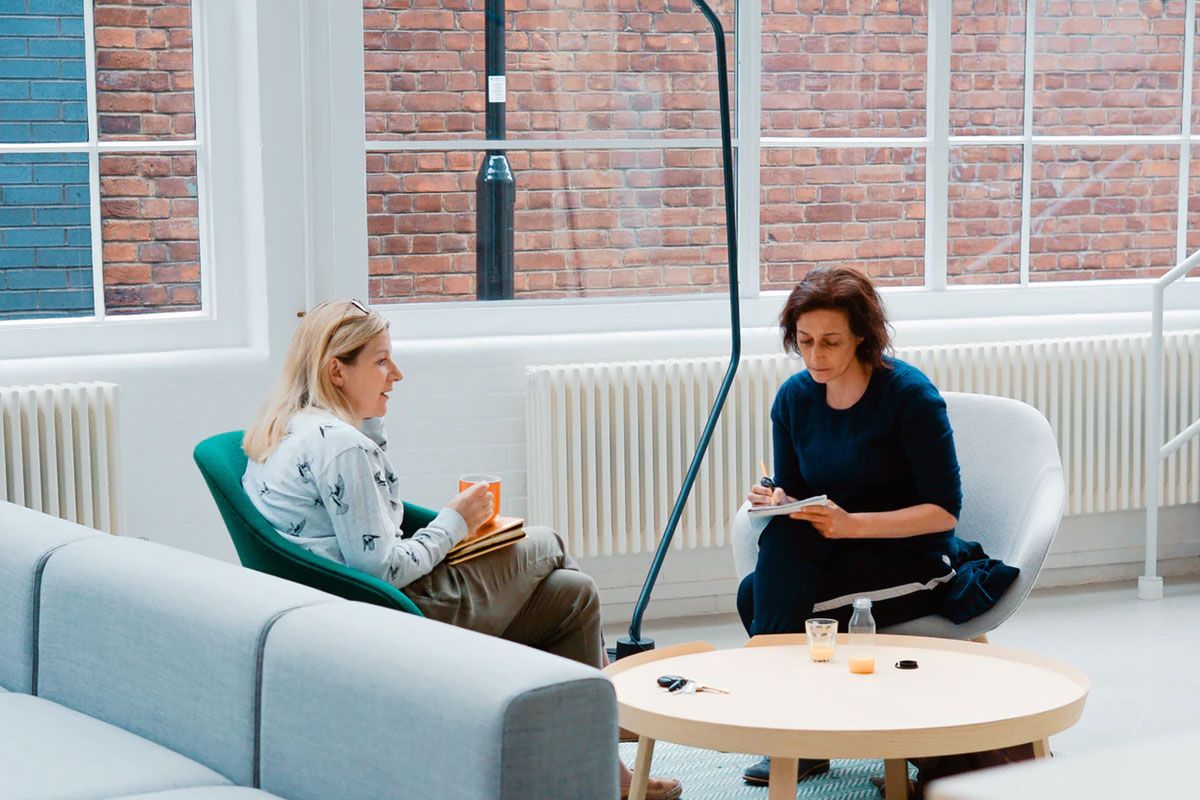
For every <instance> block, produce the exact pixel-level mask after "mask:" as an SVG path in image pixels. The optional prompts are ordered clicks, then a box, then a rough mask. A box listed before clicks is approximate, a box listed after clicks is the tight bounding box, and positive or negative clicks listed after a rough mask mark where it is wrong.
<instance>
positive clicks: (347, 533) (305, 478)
mask: <svg viewBox="0 0 1200 800" xmlns="http://www.w3.org/2000/svg"><path fill="white" fill-rule="evenodd" d="M386 451H387V437H386V435H385V434H384V431H383V420H382V419H379V418H375V419H367V420H363V423H362V428H361V430H360V429H359V428H355V427H354V426H353V425H349V424H347V423H346V422H344V421H343V420H342V419H340V418H339V417H336V416H334V415H333V414H331V413H329V412H328V411H323V410H320V409H308V410H305V411H302V412H300V413H298V414H296V415H295V416H294V417H293V418H292V420H291V423H290V424H289V426H288V433H287V435H286V436H285V437H284V439H283V441H282V442H280V443H279V445H278V446H277V447H276V448H275V450H274V452H272V453H271V455H270V456H268V457H267V459H266V461H264V462H262V463H258V462H256V461H254V460H253V459H251V460H250V461H249V463H247V464H246V473H245V475H243V476H242V487H243V488H244V489H245V490H246V493H247V494H248V495H249V496H250V499H251V501H252V502H253V503H254V506H255V508H257V509H258V510H259V512H260V513H261V514H262V515H263V516H264V517H266V519H267V521H268V522H270V523H271V525H272V526H273V527H274V528H275V529H276V530H277V531H279V532H280V533H281V534H283V535H284V536H285V537H287V538H288V539H289V540H291V541H293V542H295V543H296V544H298V545H300V546H301V547H303V548H304V549H306V550H309V551H310V552H313V553H316V554H317V555H320V556H324V557H325V558H328V559H330V560H332V561H337V562H338V563H340V564H346V565H347V566H350V567H353V568H354V569H357V570H361V571H362V572H366V573H367V574H369V575H374V576H375V577H377V578H381V579H383V580H385V581H387V582H388V583H390V584H392V585H393V586H396V587H398V588H403V587H405V586H407V585H408V584H410V583H412V582H413V581H415V580H416V579H417V578H420V577H421V576H423V575H426V574H428V573H429V572H430V571H432V570H433V568H434V567H435V566H437V564H438V563H439V562H440V561H441V560H442V559H443V558H445V556H446V552H447V551H448V550H449V549H450V548H451V547H453V546H454V545H455V544H457V543H458V542H459V541H460V540H461V539H463V538H464V537H465V536H466V535H467V524H466V522H464V521H463V518H462V517H461V516H460V515H459V514H458V512H456V511H454V510H453V509H450V508H443V509H442V510H441V513H439V514H438V515H437V517H436V518H435V519H434V520H433V522H431V523H429V525H428V526H427V527H424V528H422V529H421V530H419V531H417V532H416V533H414V534H413V535H412V536H411V537H409V538H407V539H405V538H402V536H401V532H400V520H401V518H402V517H403V515H404V505H403V503H401V501H400V492H399V486H398V484H399V481H398V480H397V479H396V475H395V473H393V472H392V466H391V464H390V463H389V462H388V458H387V453H386Z"/></svg>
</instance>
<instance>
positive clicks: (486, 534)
mask: <svg viewBox="0 0 1200 800" xmlns="http://www.w3.org/2000/svg"><path fill="white" fill-rule="evenodd" d="M524 525H525V520H523V519H521V518H520V517H496V518H495V519H494V520H492V521H491V522H490V523H488V524H487V525H485V526H483V527H482V528H480V529H479V530H477V531H475V532H474V533H472V534H471V535H470V536H468V537H467V538H465V539H463V540H462V541H461V542H459V543H458V544H456V545H454V547H451V548H450V551H449V552H448V553H446V561H447V562H448V563H449V564H450V566H452V567H454V566H458V565H459V564H462V563H463V562H465V561H470V560H471V559H473V558H478V557H479V556H482V555H486V554H487V553H493V552H495V551H496V550H499V549H501V548H504V547H508V546H509V545H510V544H513V543H514V542H519V541H520V540H522V539H524V538H525V528H524V527H523V526H524Z"/></svg>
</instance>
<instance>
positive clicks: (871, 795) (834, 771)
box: [620, 742, 917, 800]
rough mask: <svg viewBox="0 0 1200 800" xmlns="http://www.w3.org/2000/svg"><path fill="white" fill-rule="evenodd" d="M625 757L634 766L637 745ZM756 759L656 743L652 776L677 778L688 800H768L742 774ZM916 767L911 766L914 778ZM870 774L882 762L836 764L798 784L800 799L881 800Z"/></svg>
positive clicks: (624, 749)
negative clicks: (823, 772)
mask: <svg viewBox="0 0 1200 800" xmlns="http://www.w3.org/2000/svg"><path fill="white" fill-rule="evenodd" d="M620 747H621V758H623V759H624V760H625V763H626V764H628V765H629V766H630V767H632V766H633V760H634V757H635V756H636V755H637V745H636V744H623V745H621V746H620ZM755 760H756V756H747V755H742V754H740V753H718V752H715V751H713V750H697V749H695V748H692V747H684V746H683V745H678V744H671V743H670V742H656V743H655V745H654V762H653V764H652V765H651V768H650V774H651V775H659V776H661V777H664V778H675V779H677V780H678V781H679V782H680V783H682V784H683V799H684V800H766V798H767V787H765V786H751V785H749V784H747V783H746V782H745V781H743V780H742V770H743V769H745V768H746V767H747V766H748V765H749V764H752V763H753V762H754V761H755ZM916 774H917V772H916V769H915V768H914V767H913V766H912V765H909V775H910V777H914V778H915V777H916ZM872 775H883V762H882V761H838V760H835V761H834V762H833V765H832V767H831V768H830V770H829V772H827V773H825V774H824V775H818V776H816V777H813V778H806V779H804V780H802V781H800V785H799V788H798V789H797V791H796V797H798V798H805V800H808V798H812V800H881V798H880V796H879V792H878V791H877V790H876V789H875V787H874V786H872V785H871V782H870V780H869V779H870V777H871V776H872Z"/></svg>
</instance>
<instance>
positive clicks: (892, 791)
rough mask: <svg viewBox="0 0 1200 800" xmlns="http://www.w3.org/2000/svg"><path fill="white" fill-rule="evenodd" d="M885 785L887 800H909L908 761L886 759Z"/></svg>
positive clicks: (884, 766)
mask: <svg viewBox="0 0 1200 800" xmlns="http://www.w3.org/2000/svg"><path fill="white" fill-rule="evenodd" d="M883 784H884V789H885V790H884V793H883V796H884V797H885V798H886V800H908V759H904V758H887V759H884V762H883Z"/></svg>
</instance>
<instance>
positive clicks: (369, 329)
mask: <svg viewBox="0 0 1200 800" xmlns="http://www.w3.org/2000/svg"><path fill="white" fill-rule="evenodd" d="M387 328H388V323H387V321H386V320H384V318H383V317H381V316H380V315H379V314H378V313H376V312H374V311H370V310H368V309H366V308H365V307H364V306H363V305H362V304H361V303H359V302H358V301H357V300H330V301H328V302H325V303H321V304H320V305H318V306H317V307H315V308H313V309H312V310H311V311H309V312H308V313H307V314H305V315H304V319H302V320H301V321H300V325H299V326H298V327H297V328H296V332H295V333H294V334H292V342H291V344H290V345H288V352H287V358H286V359H285V360H284V363H283V373H282V374H281V375H280V376H279V379H278V380H277V381H276V382H275V386H274V388H272V389H271V394H270V395H269V396H268V397H267V401H266V402H265V403H264V404H263V406H262V408H261V409H260V410H259V412H258V416H257V417H255V419H254V422H253V424H251V426H250V427H249V429H248V430H247V431H246V435H245V436H244V437H243V439H242V449H243V450H244V451H245V452H246V455H247V456H248V457H249V458H252V459H254V460H255V461H258V462H262V461H265V460H266V459H267V457H268V456H270V455H271V453H272V452H274V451H275V448H276V446H278V444H279V443H280V442H281V441H283V437H284V436H285V435H287V429H288V424H289V423H290V422H291V419H292V417H293V416H294V415H295V414H297V413H299V412H301V411H304V410H305V409H308V408H319V409H323V410H325V411H329V412H331V413H332V414H334V415H336V416H338V417H340V418H341V419H343V420H345V421H346V422H347V423H349V424H351V425H353V426H355V427H358V424H359V420H357V419H355V418H354V412H353V410H352V409H351V408H350V403H349V402H348V401H347V400H346V396H345V395H344V394H342V391H341V389H339V388H338V387H336V386H334V385H333V382H332V381H331V380H330V379H329V370H328V369H326V364H327V363H328V362H329V359H331V358H336V359H337V360H338V361H341V362H342V363H344V364H349V363H351V362H353V361H354V359H355V358H356V357H357V356H358V354H359V351H360V350H362V348H363V347H364V346H365V345H366V344H367V342H369V341H370V340H371V339H372V338H374V337H376V336H378V335H379V334H380V333H382V332H383V331H386V330H387Z"/></svg>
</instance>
